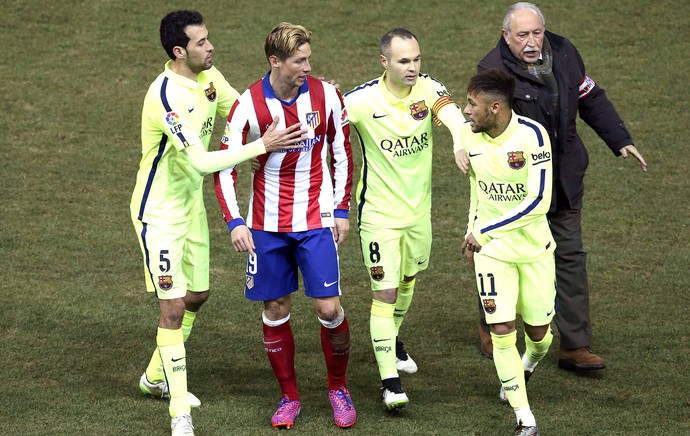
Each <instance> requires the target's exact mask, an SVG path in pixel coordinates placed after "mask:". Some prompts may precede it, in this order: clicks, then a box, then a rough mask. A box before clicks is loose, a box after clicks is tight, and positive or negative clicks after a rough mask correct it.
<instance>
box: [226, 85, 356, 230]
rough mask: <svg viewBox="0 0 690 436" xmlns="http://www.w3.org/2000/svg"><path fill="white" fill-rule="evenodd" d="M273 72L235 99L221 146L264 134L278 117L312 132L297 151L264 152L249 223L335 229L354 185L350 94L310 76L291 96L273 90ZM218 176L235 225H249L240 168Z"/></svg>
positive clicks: (283, 124)
mask: <svg viewBox="0 0 690 436" xmlns="http://www.w3.org/2000/svg"><path fill="white" fill-rule="evenodd" d="M269 75H270V72H269V74H267V75H266V76H265V77H264V78H263V79H262V80H259V81H257V82H256V83H254V84H253V85H251V86H250V87H249V89H247V90H246V91H245V92H244V93H243V94H242V95H241V96H240V98H239V99H238V100H237V101H236V102H235V105H234V106H233V108H232V110H231V111H230V115H229V116H228V122H227V124H226V126H225V133H224V134H223V138H222V139H221V145H220V148H221V149H226V148H227V149H231V148H239V147H243V146H244V144H246V143H249V142H252V141H254V140H256V139H258V138H260V137H261V136H262V135H263V134H264V132H265V131H266V129H267V128H268V126H269V125H270V124H271V122H272V121H273V117H275V116H277V117H279V118H280V122H279V124H278V126H277V128H278V129H285V128H286V127H287V126H291V125H293V124H295V123H300V124H301V125H302V126H303V127H305V128H307V129H308V134H307V138H305V139H304V140H302V141H301V142H300V143H298V144H297V145H296V147H295V149H293V150H290V151H287V152H275V153H267V154H264V155H261V156H259V157H258V160H259V164H260V168H259V169H258V170H256V171H254V174H253V175H252V192H251V196H250V199H249V210H248V212H247V226H248V227H250V228H252V229H255V230H264V231H269V232H301V231H306V230H313V229H320V228H326V227H333V226H334V217H335V218H347V216H348V211H349V209H350V197H351V191H352V174H353V161H352V149H351V147H350V130H349V126H348V119H347V112H346V111H345V107H344V105H343V99H342V97H341V95H340V92H339V91H338V90H337V89H336V88H335V87H334V86H332V85H330V84H328V83H325V82H322V81H320V80H318V79H316V78H314V77H311V76H307V80H306V81H305V82H304V84H303V85H302V86H301V87H300V91H299V94H298V96H297V97H296V98H295V99H294V100H293V101H290V102H285V101H282V100H280V99H279V98H278V97H276V96H275V94H274V93H273V89H272V88H271V84H270V82H269ZM329 154H330V159H329V156H328V155H329ZM214 180H215V186H216V197H217V198H218V202H219V203H220V207H221V210H222V211H223V216H224V218H225V221H226V222H227V223H228V227H229V228H230V230H232V229H234V228H235V227H236V226H237V225H240V224H243V223H244V221H243V219H242V216H241V214H240V209H239V206H238V203H237V191H236V180H237V169H236V168H235V167H231V168H228V169H225V170H223V171H221V172H219V173H216V174H215V175H214Z"/></svg>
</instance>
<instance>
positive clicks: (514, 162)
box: [508, 151, 525, 170]
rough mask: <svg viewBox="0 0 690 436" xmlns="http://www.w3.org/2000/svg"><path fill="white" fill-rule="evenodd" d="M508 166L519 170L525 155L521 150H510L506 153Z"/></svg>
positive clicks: (523, 162)
mask: <svg viewBox="0 0 690 436" xmlns="http://www.w3.org/2000/svg"><path fill="white" fill-rule="evenodd" d="M508 166H509V167H511V168H512V169H514V170H519V169H520V168H522V167H524V166H525V155H524V153H523V152H521V151H511V152H510V153H508Z"/></svg>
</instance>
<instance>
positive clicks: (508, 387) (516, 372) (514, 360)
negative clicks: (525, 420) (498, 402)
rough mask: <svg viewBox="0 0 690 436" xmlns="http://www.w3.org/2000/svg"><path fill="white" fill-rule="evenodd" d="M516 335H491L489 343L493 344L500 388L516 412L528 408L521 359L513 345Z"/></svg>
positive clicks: (513, 333)
mask: <svg viewBox="0 0 690 436" xmlns="http://www.w3.org/2000/svg"><path fill="white" fill-rule="evenodd" d="M516 338H517V333H516V332H512V333H509V334H507V335H496V334H494V333H493V332H492V333H491V341H492V342H493V344H494V365H495V366H496V373H498V378H499V379H500V380H501V386H503V390H504V391H505V393H506V397H508V401H509V402H510V405H511V406H512V407H513V409H515V410H517V409H520V408H522V407H525V406H529V403H528V401H527V391H525V374H524V369H523V367H522V359H521V358H520V353H518V350H517V347H516V346H515V343H516V341H517V339H516Z"/></svg>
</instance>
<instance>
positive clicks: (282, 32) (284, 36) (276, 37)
mask: <svg viewBox="0 0 690 436" xmlns="http://www.w3.org/2000/svg"><path fill="white" fill-rule="evenodd" d="M305 43H311V32H310V31H308V30H307V29H305V28H304V27H303V26H300V25H298V24H290V23H285V22H283V23H278V24H276V26H275V27H274V28H273V30H271V33H269V34H268V36H267V37H266V43H265V44H264V51H265V52H266V59H268V58H269V57H271V56H276V57H277V58H278V59H280V60H281V61H284V60H285V59H287V58H289V57H290V56H291V55H292V54H293V53H294V52H295V51H296V50H297V49H298V48H299V47H300V46H301V45H302V44H305Z"/></svg>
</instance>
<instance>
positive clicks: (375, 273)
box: [371, 266, 386, 282]
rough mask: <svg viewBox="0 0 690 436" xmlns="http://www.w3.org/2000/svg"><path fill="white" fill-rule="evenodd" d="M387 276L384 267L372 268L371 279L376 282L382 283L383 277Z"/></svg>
mask: <svg viewBox="0 0 690 436" xmlns="http://www.w3.org/2000/svg"><path fill="white" fill-rule="evenodd" d="M385 275H386V273H385V272H383V267H382V266H372V267H371V278H372V279H374V280H376V281H377V282H380V281H381V280H383V277H384V276H385Z"/></svg>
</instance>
